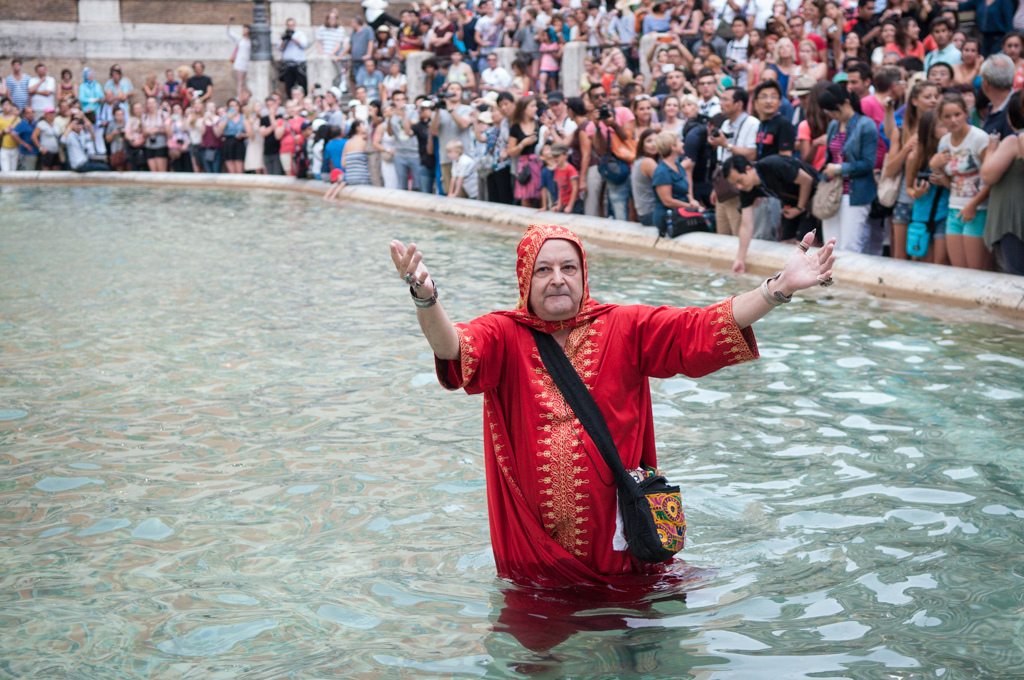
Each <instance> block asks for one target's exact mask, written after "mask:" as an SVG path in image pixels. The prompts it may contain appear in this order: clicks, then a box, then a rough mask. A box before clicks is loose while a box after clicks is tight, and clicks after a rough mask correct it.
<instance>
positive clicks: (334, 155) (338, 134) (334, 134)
mask: <svg viewBox="0 0 1024 680" xmlns="http://www.w3.org/2000/svg"><path fill="white" fill-rule="evenodd" d="M327 135H328V138H329V139H330V141H329V142H327V144H325V145H324V160H323V166H322V167H321V169H320V174H321V175H323V174H325V173H326V171H327V169H328V168H330V171H331V173H330V174H331V188H330V189H328V190H327V193H326V194H324V200H325V201H332V200H334V199H335V198H337V196H338V194H339V193H341V190H342V189H344V188H345V171H344V170H342V169H341V155H342V153H344V151H345V142H346V141H348V140H347V139H345V137H344V136H343V135H342V131H341V128H340V127H338V126H336V125H332V126H330V128H329V130H328V133H327Z"/></svg>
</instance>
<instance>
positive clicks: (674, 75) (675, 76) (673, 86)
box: [665, 71, 683, 92]
mask: <svg viewBox="0 0 1024 680" xmlns="http://www.w3.org/2000/svg"><path fill="white" fill-rule="evenodd" d="M665 84H666V85H668V89H669V90H671V91H672V92H678V91H679V89H680V88H681V87H682V86H683V74H682V73H680V72H679V71H672V72H671V73H669V74H668V75H667V76H665Z"/></svg>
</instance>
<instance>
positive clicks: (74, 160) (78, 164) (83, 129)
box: [64, 111, 110, 172]
mask: <svg viewBox="0 0 1024 680" xmlns="http://www.w3.org/2000/svg"><path fill="white" fill-rule="evenodd" d="M93 134H94V130H93V127H92V122H91V121H90V120H89V119H88V118H86V117H85V114H83V113H82V112H81V111H78V112H76V113H75V115H74V116H73V117H72V118H71V120H70V121H69V122H68V126H67V128H65V129H64V149H65V150H66V151H67V154H68V165H69V166H70V167H71V169H72V170H74V171H75V172H110V166H109V165H107V164H106V163H101V162H99V161H96V160H90V158H89V152H90V150H91V149H93V148H94V144H95V140H94V138H93ZM104 148H105V147H104Z"/></svg>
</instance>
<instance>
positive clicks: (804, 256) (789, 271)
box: [779, 231, 836, 295]
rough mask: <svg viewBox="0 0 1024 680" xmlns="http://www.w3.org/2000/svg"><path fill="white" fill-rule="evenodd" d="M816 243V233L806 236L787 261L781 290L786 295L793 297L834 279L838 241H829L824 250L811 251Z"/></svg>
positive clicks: (783, 271) (781, 280) (781, 278)
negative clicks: (833, 270) (799, 291)
mask: <svg viewBox="0 0 1024 680" xmlns="http://www.w3.org/2000/svg"><path fill="white" fill-rule="evenodd" d="M813 243H814V232H813V231H812V232H810V233H808V234H806V235H805V236H804V238H803V241H801V242H800V244H799V245H798V247H797V249H796V251H795V252H794V253H793V254H792V255H790V256H789V259H788V260H786V266H785V267H784V268H783V269H782V276H781V277H780V281H779V284H780V288H782V293H783V294H784V295H792V294H793V293H795V292H796V291H798V290H803V289H805V288H811V287H813V286H818V285H821V284H822V283H824V282H825V281H828V280H829V279H831V277H832V264H833V263H834V262H835V261H836V255H835V253H834V252H833V250H834V248H835V244H836V240H835V239H834V238H833V239H829V241H828V243H826V244H825V247H824V248H819V249H818V250H811V246H812V244H813Z"/></svg>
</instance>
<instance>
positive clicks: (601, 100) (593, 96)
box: [587, 87, 608, 109]
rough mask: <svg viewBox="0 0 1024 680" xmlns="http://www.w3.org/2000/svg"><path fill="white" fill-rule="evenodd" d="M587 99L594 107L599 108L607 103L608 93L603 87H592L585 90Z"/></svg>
mask: <svg viewBox="0 0 1024 680" xmlns="http://www.w3.org/2000/svg"><path fill="white" fill-rule="evenodd" d="M587 95H588V96H587V99H589V100H590V103H591V104H593V105H594V108H595V109H599V108H601V107H602V106H604V105H605V104H607V103H608V93H607V92H605V91H604V88H603V87H592V88H590V91H589V92H587Z"/></svg>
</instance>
